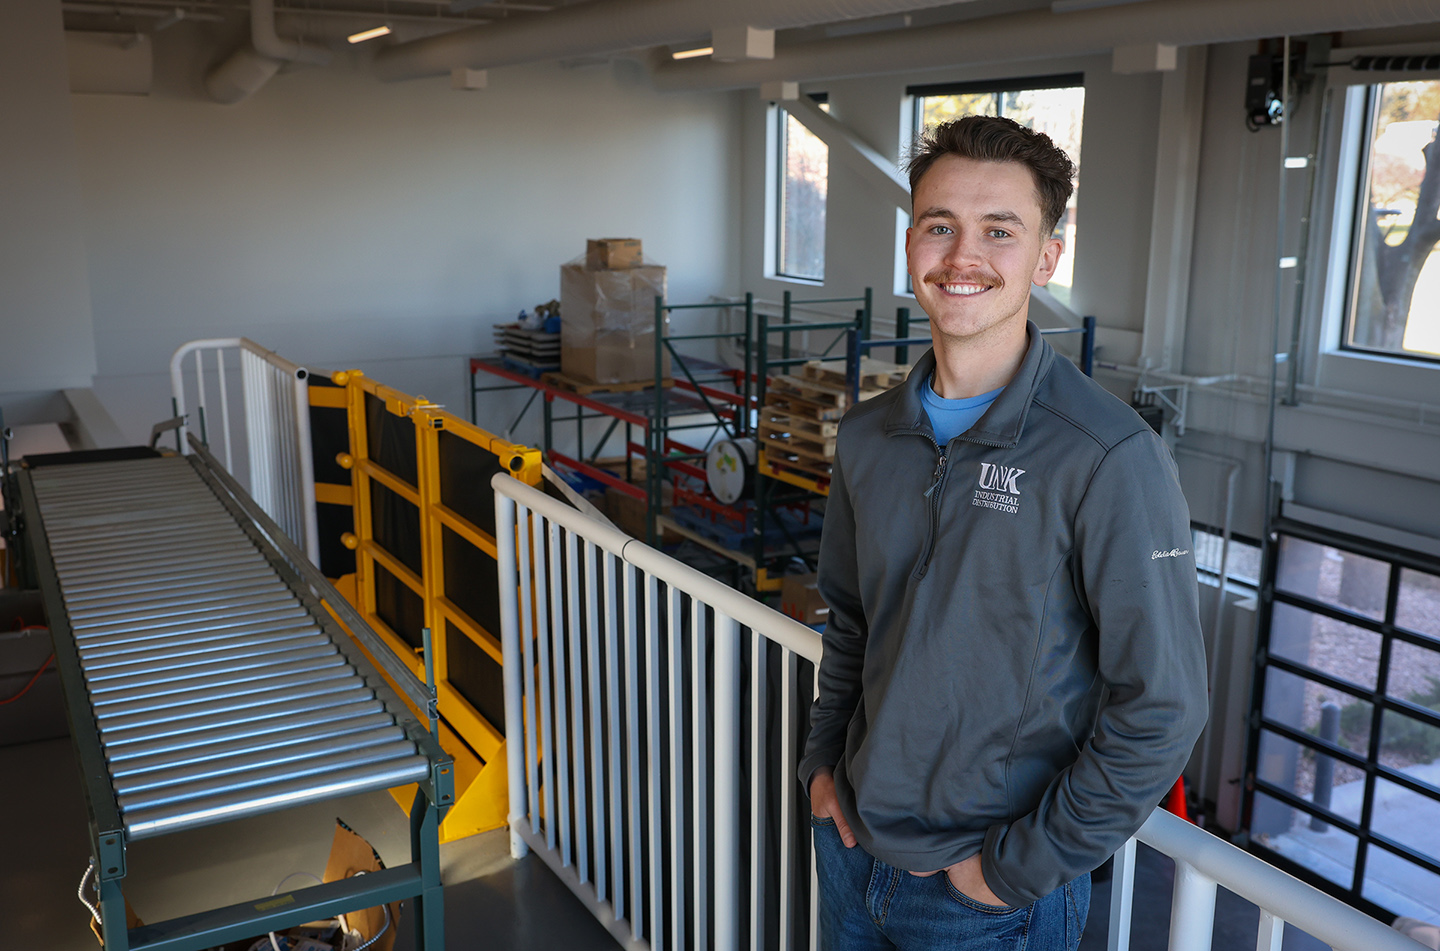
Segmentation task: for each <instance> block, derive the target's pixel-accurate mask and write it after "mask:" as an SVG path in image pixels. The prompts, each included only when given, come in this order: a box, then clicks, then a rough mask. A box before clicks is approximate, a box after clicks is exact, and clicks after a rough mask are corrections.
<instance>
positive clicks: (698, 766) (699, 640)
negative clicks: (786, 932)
mask: <svg viewBox="0 0 1440 951" xmlns="http://www.w3.org/2000/svg"><path fill="white" fill-rule="evenodd" d="M690 612H691V613H690V658H691V659H690V681H691V687H690V709H691V711H692V714H691V718H690V757H691V762H692V763H693V764H694V772H695V776H694V780H693V784H692V786H691V790H692V796H693V798H694V802H695V805H694V810H693V812H694V814H693V816H692V818H691V828H692V829H693V830H694V836H695V838H694V846H693V852H694V856H695V858H694V868H695V885H694V887H693V888H692V889H691V891H692V893H693V894H694V895H695V940H694V943H693V947H696V948H700V949H702V951H703V949H704V948H705V947H707V943H708V941H709V938H710V906H711V905H712V904H713V899H714V896H713V895H712V894H711V893H710V808H709V806H710V744H709V743H707V742H706V738H707V736H708V731H707V730H706V724H707V722H708V721H709V719H710V698H709V696H708V691H707V690H706V687H707V686H708V685H709V683H710V678H709V675H708V674H709V668H710V665H709V663H707V659H708V656H707V655H708V653H709V652H708V650H707V648H706V642H707V641H708V640H709V638H707V637H706V633H705V632H706V618H707V617H708V612H706V610H705V604H704V603H703V602H701V601H700V600H699V599H698V598H697V599H695V600H694V601H692V602H690Z"/></svg>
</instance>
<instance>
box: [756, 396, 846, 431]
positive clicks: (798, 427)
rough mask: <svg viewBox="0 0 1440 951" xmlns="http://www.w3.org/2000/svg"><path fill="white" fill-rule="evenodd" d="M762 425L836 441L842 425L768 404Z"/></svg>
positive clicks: (761, 421)
mask: <svg viewBox="0 0 1440 951" xmlns="http://www.w3.org/2000/svg"><path fill="white" fill-rule="evenodd" d="M760 425H761V426H768V427H769V428H771V429H775V430H781V431H788V432H794V433H798V434H800V435H802V436H806V437H809V438H814V439H834V438H835V435H836V434H837V433H839V432H840V423H839V422H837V421H835V420H826V419H816V418H815V417H813V416H811V415H809V414H808V413H792V412H788V411H786V410H783V409H780V408H779V407H777V406H775V405H774V404H767V405H766V407H765V409H764V410H763V411H762V412H761V414H760Z"/></svg>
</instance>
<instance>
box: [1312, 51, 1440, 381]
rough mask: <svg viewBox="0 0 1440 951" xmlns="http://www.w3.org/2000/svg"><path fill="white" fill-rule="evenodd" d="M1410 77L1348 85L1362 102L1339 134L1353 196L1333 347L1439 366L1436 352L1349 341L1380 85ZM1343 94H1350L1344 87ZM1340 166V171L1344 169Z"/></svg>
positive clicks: (1438, 77) (1357, 296) (1439, 79)
mask: <svg viewBox="0 0 1440 951" xmlns="http://www.w3.org/2000/svg"><path fill="white" fill-rule="evenodd" d="M1409 81H1414V80H1396V79H1392V78H1389V77H1387V78H1386V79H1385V80H1384V81H1382V82H1377V83H1369V84H1364V85H1359V84H1357V85H1352V86H1350V87H1349V88H1350V89H1354V90H1355V91H1356V92H1355V93H1354V94H1353V95H1354V98H1356V99H1360V98H1362V97H1363V105H1361V106H1360V108H1359V109H1358V110H1357V111H1358V113H1359V115H1358V116H1356V115H1354V114H1353V113H1351V114H1347V116H1346V118H1347V122H1346V124H1345V129H1344V132H1343V134H1344V135H1345V136H1346V138H1347V139H1352V140H1353V143H1352V147H1353V148H1354V151H1355V154H1356V158H1355V159H1354V160H1352V161H1353V165H1352V167H1351V168H1350V169H1349V172H1350V174H1352V175H1353V176H1355V181H1354V184H1353V185H1352V189H1353V191H1352V192H1351V194H1352V195H1353V198H1352V200H1351V203H1350V207H1349V215H1348V217H1349V229H1348V230H1349V232H1350V253H1349V255H1348V266H1347V268H1346V273H1345V291H1346V293H1345V312H1344V314H1343V315H1342V317H1341V321H1340V327H1339V338H1338V341H1337V345H1336V349H1337V351H1339V352H1342V353H1351V354H1366V355H1368V356H1372V357H1386V358H1390V359H1394V360H1403V361H1406V362H1413V363H1420V364H1431V365H1436V366H1440V355H1437V356H1430V355H1427V354H1423V353H1405V352H1396V351H1394V350H1380V349H1377V348H1374V347H1361V346H1357V345H1355V344H1353V343H1351V342H1350V338H1351V336H1352V331H1353V329H1354V326H1355V319H1356V311H1357V310H1358V308H1359V304H1360V263H1361V262H1360V255H1361V252H1362V250H1363V247H1364V240H1365V223H1366V216H1365V214H1364V211H1363V210H1362V209H1361V207H1360V206H1361V204H1362V203H1365V204H1368V203H1369V197H1370V188H1369V184H1370V183H1369V179H1370V157H1371V156H1370V153H1371V151H1372V146H1373V144H1374V138H1375V126H1376V124H1377V123H1378V121H1379V118H1380V116H1379V112H1380V95H1379V93H1380V87H1381V86H1383V85H1385V84H1386V83H1394V82H1409ZM1422 81H1430V82H1440V73H1435V74H1432V75H1431V76H1430V78H1429V79H1428V80H1422ZM1346 95H1347V97H1349V96H1351V95H1352V94H1351V93H1350V92H1349V90H1347V92H1346ZM1345 171H1346V170H1345V169H1342V170H1341V174H1342V175H1343V174H1344V173H1345ZM1437 251H1440V245H1436V249H1435V251H1432V252H1431V253H1436V252H1437Z"/></svg>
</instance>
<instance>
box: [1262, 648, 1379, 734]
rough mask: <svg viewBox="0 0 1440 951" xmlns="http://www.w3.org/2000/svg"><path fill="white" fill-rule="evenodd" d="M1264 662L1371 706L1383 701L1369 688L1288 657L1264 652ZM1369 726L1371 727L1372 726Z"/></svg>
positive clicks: (1377, 692)
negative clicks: (1346, 694)
mask: <svg viewBox="0 0 1440 951" xmlns="http://www.w3.org/2000/svg"><path fill="white" fill-rule="evenodd" d="M1381 655H1382V656H1383V655H1384V644H1383V642H1382V644H1381ZM1265 662H1266V664H1268V665H1269V666H1271V667H1277V668H1279V669H1280V670H1283V671H1285V672H1287V673H1291V674H1294V675H1295V676H1297V677H1303V678H1305V679H1306V680H1311V681H1314V682H1315V683H1318V684H1322V685H1324V686H1326V687H1329V688H1330V689H1332V690H1339V691H1341V692H1342V693H1348V694H1349V695H1350V696H1352V697H1355V698H1357V699H1360V700H1364V701H1365V702H1366V703H1369V704H1370V705H1371V706H1376V705H1378V704H1379V703H1380V702H1381V701H1382V700H1383V699H1384V698H1383V696H1382V694H1381V693H1380V692H1379V691H1377V690H1372V689H1371V688H1369V687H1362V686H1360V685H1359V684H1354V683H1351V682H1350V681H1348V680H1343V679H1341V678H1339V677H1336V676H1335V675H1334V674H1327V673H1325V671H1323V670H1317V669H1316V668H1314V667H1311V666H1310V665H1309V664H1302V663H1300V662H1299V661H1297V660H1291V659H1290V658H1288V657H1281V656H1280V655H1278V654H1271V653H1269V651H1266V657H1265ZM1371 725H1372V726H1373V725H1374V724H1371Z"/></svg>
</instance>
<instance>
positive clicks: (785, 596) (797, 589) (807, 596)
mask: <svg viewBox="0 0 1440 951" xmlns="http://www.w3.org/2000/svg"><path fill="white" fill-rule="evenodd" d="M780 613H782V614H786V615H789V616H790V617H793V618H794V619H795V620H797V621H799V622H800V623H801V624H811V625H814V624H824V623H825V622H826V621H828V620H829V619H830V609H829V608H828V607H826V606H825V599H824V598H822V597H820V589H819V586H818V584H817V582H816V580H815V576H814V575H813V574H810V575H786V576H785V577H784V578H782V579H780Z"/></svg>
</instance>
